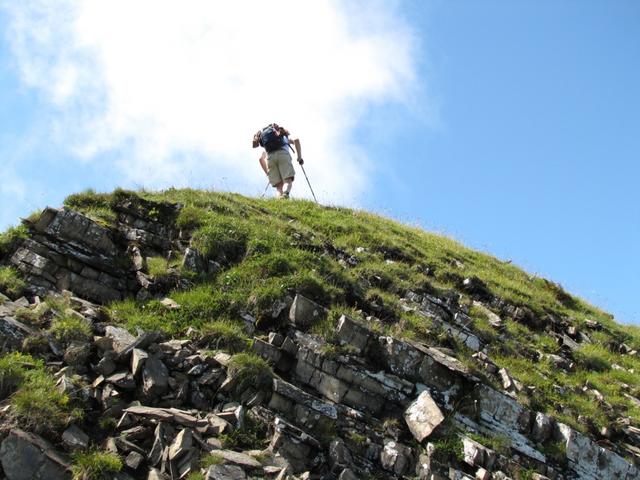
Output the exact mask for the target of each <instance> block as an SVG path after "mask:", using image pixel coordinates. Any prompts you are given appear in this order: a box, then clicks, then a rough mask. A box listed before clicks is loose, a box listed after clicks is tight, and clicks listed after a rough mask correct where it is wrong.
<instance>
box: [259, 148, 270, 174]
mask: <svg viewBox="0 0 640 480" xmlns="http://www.w3.org/2000/svg"><path fill="white" fill-rule="evenodd" d="M258 161H259V162H260V166H261V167H262V170H264V174H265V175H268V174H269V172H268V171H267V152H266V151H264V150H263V151H262V155H260V158H259V159H258Z"/></svg>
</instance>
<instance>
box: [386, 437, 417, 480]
mask: <svg viewBox="0 0 640 480" xmlns="http://www.w3.org/2000/svg"><path fill="white" fill-rule="evenodd" d="M380 463H381V465H382V468H384V469H385V470H387V471H388V472H391V473H393V474H395V475H404V474H405V473H408V472H410V471H412V470H413V464H414V460H413V452H412V451H411V448H409V447H408V446H406V445H403V444H401V443H398V442H395V441H388V442H385V445H384V448H383V449H382V452H380Z"/></svg>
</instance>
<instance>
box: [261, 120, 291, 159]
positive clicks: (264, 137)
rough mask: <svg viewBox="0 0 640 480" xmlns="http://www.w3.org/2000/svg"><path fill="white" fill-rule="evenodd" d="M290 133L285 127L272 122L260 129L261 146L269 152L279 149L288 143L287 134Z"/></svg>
mask: <svg viewBox="0 0 640 480" xmlns="http://www.w3.org/2000/svg"><path fill="white" fill-rule="evenodd" d="M288 133H289V132H287V131H286V130H285V129H284V128H281V127H279V126H278V125H276V124H275V123H272V124H271V125H268V126H266V127H265V128H263V129H262V130H261V131H260V146H262V147H264V149H265V150H266V151H267V152H269V153H270V152H274V151H276V150H279V149H281V148H283V147H285V146H286V145H287V142H286V140H285V136H286V135H287V134H288Z"/></svg>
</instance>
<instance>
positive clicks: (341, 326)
mask: <svg viewBox="0 0 640 480" xmlns="http://www.w3.org/2000/svg"><path fill="white" fill-rule="evenodd" d="M371 339H372V334H371V332H370V330H369V329H368V328H366V327H365V326H363V325H360V324H359V323H356V322H354V321H353V320H351V319H350V318H349V317H347V316H346V315H342V316H341V317H340V320H338V341H339V342H340V343H341V344H342V345H345V344H346V345H351V346H352V347H353V348H355V349H356V351H357V352H358V353H359V354H362V353H365V352H366V350H367V347H368V346H369V343H370V342H371Z"/></svg>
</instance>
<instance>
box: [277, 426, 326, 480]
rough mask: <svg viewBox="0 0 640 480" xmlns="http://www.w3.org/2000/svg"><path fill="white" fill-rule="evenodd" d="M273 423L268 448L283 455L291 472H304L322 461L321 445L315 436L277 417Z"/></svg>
mask: <svg viewBox="0 0 640 480" xmlns="http://www.w3.org/2000/svg"><path fill="white" fill-rule="evenodd" d="M273 425H274V430H275V432H274V434H273V437H272V438H271V443H270V444H269V449H270V450H271V451H272V452H276V453H278V454H280V455H281V456H282V457H284V458H285V459H286V460H287V462H288V463H289V465H290V466H291V469H292V472H293V473H301V472H305V471H307V470H310V469H312V468H314V467H316V466H318V465H320V464H321V463H322V461H323V456H322V454H321V446H320V443H319V442H318V441H317V440H316V439H315V438H313V437H311V436H310V435H309V434H307V433H305V432H303V431H302V430H300V429H299V428H296V427H294V426H293V425H291V424H290V423H288V422H286V421H285V420H283V419H282V418H279V417H276V419H275V421H274V424H273Z"/></svg>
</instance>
